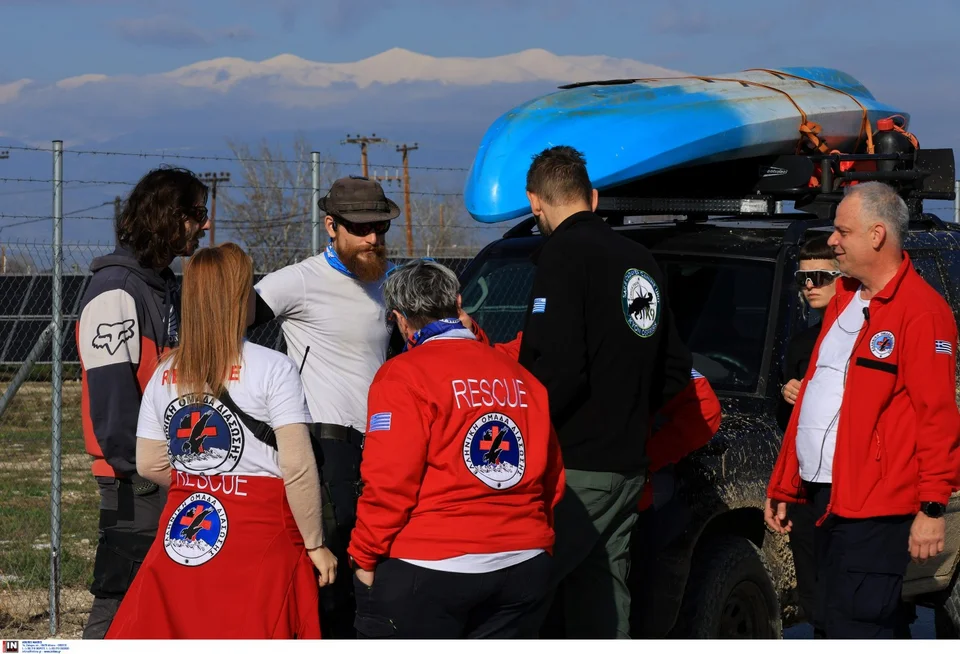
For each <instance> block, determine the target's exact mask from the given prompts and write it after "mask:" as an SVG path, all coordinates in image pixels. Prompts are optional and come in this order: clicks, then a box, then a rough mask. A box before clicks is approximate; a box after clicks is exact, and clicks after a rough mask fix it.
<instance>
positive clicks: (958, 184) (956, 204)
mask: <svg viewBox="0 0 960 654" xmlns="http://www.w3.org/2000/svg"><path fill="white" fill-rule="evenodd" d="M953 222H955V223H960V179H957V180H954V181H953Z"/></svg>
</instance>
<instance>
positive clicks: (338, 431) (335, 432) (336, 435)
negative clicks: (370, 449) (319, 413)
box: [313, 422, 363, 447]
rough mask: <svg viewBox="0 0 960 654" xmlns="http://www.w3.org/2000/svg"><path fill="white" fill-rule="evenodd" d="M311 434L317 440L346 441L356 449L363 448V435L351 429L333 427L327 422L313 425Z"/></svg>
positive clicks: (340, 426) (341, 426) (338, 426)
mask: <svg viewBox="0 0 960 654" xmlns="http://www.w3.org/2000/svg"><path fill="white" fill-rule="evenodd" d="M313 433H314V435H315V436H316V437H317V438H319V439H321V440H322V439H328V440H335V441H346V442H348V443H353V444H354V445H356V446H357V447H363V433H362V432H360V431H357V430H356V429H354V428H353V427H344V426H343V425H334V424H330V423H328V422H315V423H313Z"/></svg>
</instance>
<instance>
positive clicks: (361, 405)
mask: <svg viewBox="0 0 960 654" xmlns="http://www.w3.org/2000/svg"><path fill="white" fill-rule="evenodd" d="M318 204H319V206H320V209H321V210H322V211H323V212H325V214H326V216H325V218H324V224H325V226H326V229H327V234H328V236H329V237H330V242H329V244H328V245H327V247H326V249H325V250H324V252H322V253H320V254H318V255H316V256H313V257H309V258H307V259H304V260H303V261H300V262H298V263H295V264H293V265H290V266H287V267H285V268H282V269H280V270H278V271H276V272H273V273H271V274H269V275H267V276H266V277H264V278H263V279H262V280H261V281H260V283H259V284H257V285H256V291H257V311H256V320H255V322H254V325H258V324H262V323H265V322H267V321H269V320H271V319H273V318H278V319H279V320H280V326H281V329H282V330H283V335H284V338H285V339H286V343H287V353H288V355H289V356H290V357H291V358H293V359H294V361H296V363H297V365H298V366H299V367H300V368H301V370H302V372H301V375H302V378H303V385H304V389H305V391H306V395H307V405H308V407H309V409H310V413H311V416H312V418H313V423H314V424H313V429H312V435H313V440H314V449H315V451H316V453H317V458H318V464H319V468H320V475H321V481H322V488H323V491H324V493H325V495H326V497H324V498H323V503H324V534H325V539H326V541H327V543H325V545H326V546H327V547H329V548H330V549H331V550H332V551H333V552H334V554H335V555H336V556H337V559H338V570H337V576H336V581H335V582H334V584H333V585H332V586H327V587H325V588H323V589H321V628H322V629H323V635H324V637H325V638H326V637H332V638H353V637H355V635H356V634H355V631H354V629H353V621H354V613H355V604H354V599H353V584H352V581H351V573H350V569H349V567H348V565H347V563H348V561H347V556H346V548H347V545H348V539H349V537H350V532H351V530H352V529H353V526H354V523H355V521H356V507H357V499H358V496H359V492H360V457H361V451H362V447H363V436H364V431H365V429H366V417H367V393H368V391H369V389H370V384H371V382H372V381H373V377H374V375H375V374H376V372H377V370H378V369H379V368H380V366H381V365H382V364H383V363H384V361H385V360H386V358H387V348H388V344H389V343H390V338H391V332H392V325H391V324H390V323H389V322H388V321H387V319H386V313H385V309H384V303H383V291H382V285H383V281H384V279H385V277H386V273H387V270H388V269H389V268H390V267H391V264H389V262H388V261H387V258H386V245H385V243H384V235H385V234H386V233H387V231H388V230H389V229H390V224H391V221H392V220H393V219H394V218H396V217H397V216H399V215H400V208H399V207H398V206H397V204H396V203H395V202H393V201H392V200H390V199H389V198H387V197H386V195H385V194H384V192H383V188H382V187H381V186H380V184H378V183H377V182H375V181H372V180H369V179H367V178H365V177H346V178H342V179H338V180H337V181H336V182H334V184H333V186H332V187H331V188H330V191H329V192H328V193H327V195H326V196H325V197H323V198H321V199H320V201H319V203H318Z"/></svg>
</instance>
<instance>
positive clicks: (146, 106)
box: [0, 0, 960, 238]
mask: <svg viewBox="0 0 960 654" xmlns="http://www.w3.org/2000/svg"><path fill="white" fill-rule="evenodd" d="M908 6H909V8H908ZM958 26H960V0H920V1H919V2H916V3H913V5H912V6H910V5H909V3H906V2H903V1H902V0H900V1H898V2H893V1H891V0H869V1H868V0H803V1H802V2H797V1H796V0H713V1H708V0H470V1H467V0H313V1H309V0H273V1H272V2H269V1H265V0H162V1H157V0H152V1H149V0H0V85H2V84H5V83H10V82H14V81H16V80H20V79H23V78H29V79H33V80H35V81H36V82H38V83H39V86H41V87H42V88H40V89H39V90H35V91H31V94H25V99H23V100H18V101H17V102H8V103H7V104H6V105H3V104H0V115H3V116H4V117H5V118H4V119H3V120H0V133H5V136H4V138H0V145H2V144H3V143H4V142H5V141H6V140H8V139H12V140H14V141H16V140H21V141H22V140H24V139H26V138H27V137H28V136H29V137H30V138H33V139H41V140H44V139H53V138H65V137H64V133H65V132H71V130H72V132H75V133H76V134H78V135H82V138H85V139H87V140H89V141H92V142H93V143H94V144H96V143H97V140H96V139H97V138H98V137H99V134H100V132H104V131H106V132H109V136H110V137H112V136H113V134H114V132H116V133H117V134H120V135H121V136H122V138H123V139H124V140H123V141H122V142H121V143H120V144H119V145H116V144H113V143H111V144H110V147H113V148H114V149H121V150H134V151H139V150H141V149H142V148H143V149H147V150H149V149H151V148H152V149H157V148H161V147H162V148H168V147H173V148H175V149H176V148H178V147H181V146H184V147H185V146H186V145H190V146H191V147H192V148H194V149H195V148H212V147H213V145H214V144H215V145H216V147H218V148H221V149H222V148H225V147H226V146H225V143H226V139H227V138H228V137H230V138H234V137H236V138H237V139H239V140H240V141H243V142H248V143H256V142H257V141H259V140H260V138H261V137H264V136H266V135H271V139H273V138H274V137H275V136H276V137H278V138H279V137H283V138H286V137H287V134H286V132H284V131H283V130H285V129H286V128H287V127H290V129H293V128H298V129H299V128H300V127H302V126H301V125H299V124H295V123H297V120H294V121H292V122H291V124H290V125H288V124H287V122H290V121H286V122H285V121H283V120H282V119H277V118H276V116H281V117H282V116H286V115H287V114H282V113H281V114H275V115H274V114H270V115H264V116H263V118H262V120H261V116H260V114H259V113H258V112H259V111H260V109H259V108H258V107H259V105H257V103H256V102H252V101H250V99H249V98H247V99H246V101H244V100H240V101H239V102H234V103H233V104H230V102H232V98H233V97H240V98H244V97H246V96H224V98H226V99H225V100H224V101H223V102H224V103H225V104H224V105H223V106H226V107H228V110H229V112H230V113H231V116H232V117H234V118H237V122H236V124H237V125H241V127H235V126H234V124H233V123H231V122H230V121H227V122H226V124H224V122H223V121H224V113H222V112H221V113H219V114H217V111H216V108H218V107H219V108H220V109H223V106H221V105H209V104H204V103H203V98H207V100H209V97H210V96H211V95H212V93H208V94H207V95H206V96H203V97H201V95H202V94H201V91H200V90H198V91H192V90H189V89H187V90H184V89H178V92H177V93H176V94H174V95H171V94H170V93H168V91H167V90H164V89H161V88H157V87H156V86H151V87H150V88H148V89H142V88H140V89H139V91H138V92H139V93H140V95H141V97H132V96H131V95H130V94H122V93H120V94H119V95H118V97H114V96H113V95H111V93H114V91H111V89H112V88H121V86H120V85H117V86H116V87H107V88H105V89H98V88H97V87H91V88H90V89H89V90H88V91H86V92H85V93H86V94H84V92H81V91H78V92H76V93H74V94H73V95H69V96H68V95H66V93H67V92H66V91H64V92H62V93H63V94H64V95H63V96H62V97H68V98H69V99H68V100H67V101H65V102H63V103H62V104H58V101H57V97H61V96H57V95H56V94H57V93H58V92H59V91H58V89H56V88H55V87H44V86H43V85H47V84H49V83H51V82H55V81H57V80H61V79H64V78H68V77H72V76H76V75H81V74H87V73H100V74H105V75H109V76H118V75H124V74H129V75H143V74H149V73H160V72H166V71H170V70H173V69H175V68H178V67H180V66H184V65H188V64H192V63H195V62H197V61H201V60H208V59H213V58H217V57H227V56H229V57H241V58H244V59H249V60H257V61H259V60H265V59H269V58H272V57H275V56H277V55H279V54H284V53H290V54H294V55H297V56H299V57H303V58H305V59H310V60H314V61H321V62H351V61H357V60H359V59H363V58H366V57H370V56H373V55H376V54H378V53H381V52H383V51H385V50H388V49H390V48H394V47H401V48H406V49H408V50H412V51H415V52H419V53H423V54H427V55H432V56H437V57H445V56H446V57H449V56H474V57H485V56H495V55H503V54H510V53H515V52H519V51H521V50H525V49H529V48H543V49H545V50H549V51H551V52H553V53H555V54H558V55H608V56H612V57H623V58H629V59H633V60H637V61H641V62H645V63H648V64H654V65H657V66H662V67H665V68H669V69H673V70H680V71H686V72H689V73H694V74H700V75H709V74H723V73H736V72H737V71H740V70H743V69H746V68H762V67H770V68H780V67H793V66H796V67H803V66H825V67H830V68H839V69H841V70H843V71H845V72H847V73H849V74H851V75H853V76H854V77H856V78H857V79H859V80H860V81H861V82H862V83H863V84H864V85H865V86H866V87H867V88H868V89H870V90H871V91H872V92H873V93H874V95H876V97H877V98H879V99H880V100H882V101H883V102H886V103H889V104H891V105H893V106H896V107H902V108H903V110H904V111H906V112H908V113H910V114H911V115H912V122H911V131H913V132H914V133H915V134H916V135H917V136H918V137H919V139H920V142H921V145H922V146H923V147H929V148H938V147H952V148H954V150H955V152H956V153H960V121H958V119H957V115H958V114H960V84H958V83H957V76H958V73H957V69H958V65H960V37H958V35H957V28H958ZM507 86H508V85H500V86H499V87H498V88H497V89H496V90H495V91H488V90H486V89H474V90H467V91H463V93H464V95H463V96H462V97H463V98H470V99H471V100H470V101H466V100H464V102H466V103H467V104H468V106H470V107H471V108H472V110H473V112H472V114H477V116H479V117H475V118H471V119H469V120H466V119H465V118H464V116H462V115H460V113H459V112H458V111H454V110H452V109H451V107H452V106H453V105H450V104H449V101H448V104H447V105H442V104H440V103H438V102H436V101H435V100H434V96H432V95H429V93H433V92H434V91H433V90H431V91H429V93H428V94H426V95H424V96H423V97H424V98H427V100H423V102H426V103H428V104H427V105H425V106H428V107H429V109H430V110H432V111H434V112H436V113H437V114H438V116H439V117H440V118H443V120H442V121H439V120H435V119H437V116H432V115H431V116H432V117H431V118H430V119H429V120H424V121H421V122H422V123H423V124H421V122H418V121H419V119H420V117H421V116H420V114H418V113H416V107H418V106H419V105H417V104H416V96H415V95H414V94H413V93H412V92H410V91H407V92H410V93H411V98H403V97H397V96H396V95H395V94H396V93H402V92H404V91H402V90H399V89H400V88H401V87H397V89H398V90H393V89H392V88H390V87H387V88H385V89H381V90H378V91H371V95H365V96H358V98H359V99H358V100H357V102H356V105H344V106H345V107H348V108H349V109H350V111H349V112H348V116H349V119H350V125H349V129H348V128H347V127H344V128H343V130H342V132H343V133H346V132H348V131H349V132H351V133H353V132H356V131H361V132H363V133H368V132H370V131H374V132H384V131H385V132H388V133H387V134H385V135H387V136H389V137H390V138H391V139H393V140H395V141H396V140H400V141H407V140H410V141H419V142H420V144H421V149H420V150H419V151H418V152H417V153H416V154H415V157H416V164H418V165H426V166H457V167H465V166H468V165H469V163H470V161H471V159H472V157H473V156H474V154H475V151H476V150H475V143H476V142H479V139H480V137H481V135H482V130H483V129H486V127H487V126H488V125H489V123H490V121H492V120H494V119H495V117H496V116H497V115H499V114H500V113H501V112H502V111H505V110H507V109H508V108H509V107H510V106H513V105H514V104H516V103H519V102H521V101H523V100H525V99H527V98H529V97H530V93H532V91H529V90H528V89H527V87H525V86H524V85H522V84H518V85H513V86H514V87H518V88H506V87H507ZM552 86H553V84H552V83H551V84H540V85H539V86H538V87H537V88H538V89H540V90H539V91H538V93H541V92H546V89H547V88H552ZM122 88H127V87H122ZM531 88H532V87H531ZM341 91H342V89H341ZM332 92H333V90H331V93H332ZM324 93H326V92H324ZM497 93H499V94H502V95H501V96H497V95H496V94H497ZM471 94H472V95H471ZM324 97H329V96H324ZM451 97H454V96H451ZM364 98H370V100H364ZM404 100H409V101H410V103H409V106H407V108H406V109H404V107H405V106H406V105H405V103H404ZM484 103H485V104H484ZM211 106H213V107H214V109H213V110H211V108H210V107H211ZM157 107H160V108H159V109H158V108H157ZM410 107H413V109H411V108H410ZM335 109H336V108H335V107H334V108H324V107H318V106H314V105H309V106H307V107H306V108H305V109H303V111H304V112H308V113H309V116H310V121H305V120H304V121H303V122H308V123H316V125H322V126H323V128H324V129H326V130H327V131H328V132H330V133H329V134H327V133H319V132H318V133H316V134H314V135H313V136H312V137H311V138H315V139H316V140H315V141H314V145H317V146H318V147H319V148H320V149H322V150H323V151H324V152H330V153H332V156H335V157H337V158H339V159H341V160H349V161H355V160H356V159H357V158H358V153H357V151H356V148H355V147H353V146H350V147H349V148H348V149H344V147H345V146H340V145H339V141H340V139H341V138H342V133H341V130H340V123H337V122H336V120H338V118H337V116H336V115H334V114H332V113H331V112H334V111H335ZM148 110H149V111H148ZM360 110H362V111H360ZM3 111H6V113H5V114H3V113H2V112H3ZM345 111H346V110H345ZM404 111H406V112H407V114H408V115H401V114H403V112H404ZM214 114H216V115H215V116H214ZM233 114H236V115H237V116H233ZM247 114H252V115H254V117H255V118H256V120H255V121H254V122H255V123H256V125H255V129H251V128H249V125H248V123H250V121H249V120H247V122H243V121H241V120H240V119H241V118H244V116H246V115H247ZM472 114H471V115H472ZM271 115H272V116H274V117H273V118H271ZM290 115H294V116H296V114H290ZM211 116H214V117H211ZM340 118H342V116H341V117H340ZM199 119H203V120H199ZM299 120H303V119H302V118H301V119H299ZM203 121H206V122H203ZM341 122H343V121H342V120H341ZM102 123H107V125H106V127H104V125H103V124H102ZM211 123H212V124H211ZM334 123H336V124H334ZM435 123H436V124H435ZM440 123H442V124H440ZM90 125H93V127H90ZM316 125H314V126H313V127H309V128H308V129H313V130H314V131H317V130H320V127H317V126H316ZM185 126H194V127H195V132H196V133H202V134H203V136H204V138H205V139H206V140H205V141H203V142H194V139H195V138H196V133H194V132H191V133H190V134H188V135H184V134H181V133H180V132H181V131H182V130H183V129H185ZM244 126H245V127H244ZM107 128H109V129H107ZM334 128H335V129H334ZM441 128H443V129H441ZM431 130H433V131H431ZM444 130H446V131H444ZM28 131H29V132H31V134H29V135H28V134H26V132H28ZM334 131H335V132H336V133H335V134H334V133H333V132H334ZM279 132H282V133H279ZM454 136H456V138H453V137H454ZM71 138H81V136H73V137H71ZM104 138H106V137H104ZM118 138H120V137H118ZM177 139H180V140H177ZM48 142H49V141H45V144H44V146H45V147H46V143H48ZM108 143H109V141H108ZM110 147H108V148H105V149H110ZM285 147H287V148H288V149H289V144H288V145H286V146H285ZM336 148H340V149H339V150H337V149H336ZM0 149H2V148H0ZM99 149H104V148H99ZM391 152H392V146H391V148H390V149H389V151H383V150H378V151H377V152H376V153H374V154H371V157H372V159H371V161H373V162H374V163H375V164H378V165H379V164H383V165H391V166H393V165H395V164H396V163H397V162H398V158H397V156H393V155H391ZM204 153H207V154H209V152H207V151H206V150H204ZM217 153H218V154H228V152H226V151H221V150H218V151H217ZM32 154H34V153H23V152H14V153H12V154H11V158H10V160H9V161H2V162H0V172H2V173H4V174H8V175H11V176H12V175H13V173H16V175H17V176H18V177H30V176H32V177H37V178H39V177H43V176H44V175H47V174H48V171H49V161H48V158H47V156H46V154H45V153H41V154H40V155H37V156H31V155H32ZM70 162H71V166H73V167H72V168H70V169H69V171H68V172H67V177H68V179H69V178H70V177H71V176H74V178H75V179H93V177H94V176H99V177H97V179H108V180H115V179H127V178H129V177H131V176H132V175H133V174H134V172H135V171H139V170H141V169H142V168H143V167H145V166H146V165H148V162H141V161H136V160H133V161H131V160H128V159H120V158H110V157H102V158H99V159H89V158H88V159H85V160H83V161H82V163H83V166H76V165H74V160H73V159H71V160H70ZM150 163H152V162H150ZM198 165H200V164H198ZM462 177H463V174H462V173H460V172H449V173H443V174H440V173H438V174H437V179H436V180H434V179H432V178H431V179H427V180H423V179H421V178H419V177H418V182H417V183H421V182H424V183H427V182H429V183H430V184H435V185H436V186H437V188H439V189H440V190H442V191H444V192H459V191H461V190H462V184H463V180H462ZM431 188H432V187H431ZM114 191H115V189H114V188H106V189H104V188H101V187H91V188H90V189H85V192H84V193H80V192H71V194H70V196H69V198H67V201H66V205H65V206H66V210H67V211H72V210H74V209H78V208H82V207H86V206H93V205H95V204H96V203H97V202H99V201H102V200H110V199H112V194H113V193H114ZM97 193H99V195H98V194H97ZM0 195H2V197H0V213H9V214H29V215H34V214H38V213H43V212H46V211H47V210H48V208H49V198H48V197H45V195H44V193H43V192H37V188H36V184H32V183H22V184H21V183H16V182H13V181H9V182H4V183H2V184H0ZM941 204H946V203H941ZM103 211H107V212H108V211H109V208H107V209H103ZM4 230H6V231H4ZM15 230H20V231H15ZM31 230H42V231H43V232H44V233H47V227H46V225H33V224H29V225H25V226H23V227H20V228H9V227H7V228H5V227H4V226H3V225H2V224H0V232H3V236H4V237H6V236H8V235H10V234H14V235H21V234H25V233H27V232H28V231H31ZM31 233H32V232H31ZM37 233H39V232H37ZM68 238H76V234H73V235H68Z"/></svg>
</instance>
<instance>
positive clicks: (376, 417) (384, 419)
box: [367, 411, 393, 432]
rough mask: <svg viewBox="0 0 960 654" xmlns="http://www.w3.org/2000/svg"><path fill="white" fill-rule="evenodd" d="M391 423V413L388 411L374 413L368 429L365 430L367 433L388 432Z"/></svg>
mask: <svg viewBox="0 0 960 654" xmlns="http://www.w3.org/2000/svg"><path fill="white" fill-rule="evenodd" d="M392 421H393V413H392V412H390V411H387V412H386V413H374V414H373V415H372V416H370V428H369V429H367V431H368V432H371V431H390V423H391V422H392Z"/></svg>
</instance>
